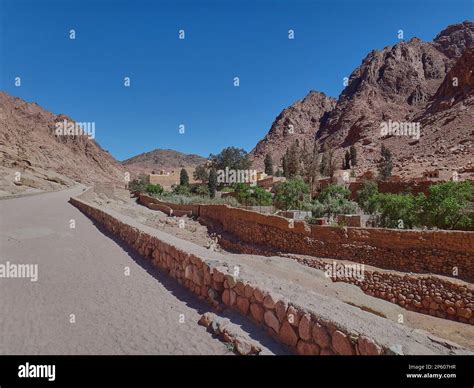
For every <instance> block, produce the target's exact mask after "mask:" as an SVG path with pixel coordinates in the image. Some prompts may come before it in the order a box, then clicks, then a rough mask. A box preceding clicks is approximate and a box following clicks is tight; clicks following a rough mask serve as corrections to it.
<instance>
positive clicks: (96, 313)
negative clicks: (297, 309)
mask: <svg viewBox="0 0 474 388" xmlns="http://www.w3.org/2000/svg"><path fill="white" fill-rule="evenodd" d="M80 192H81V188H74V189H70V190H66V191H62V192H54V193H47V194H43V195H37V196H31V197H24V198H15V199H9V200H2V201H0V265H3V267H4V268H5V266H6V264H7V262H9V263H10V264H9V265H10V267H9V268H11V267H14V266H15V265H18V264H19V263H21V264H32V265H34V264H37V270H38V279H37V281H31V279H29V278H12V277H10V278H6V277H3V278H0V353H1V354H226V353H228V351H227V348H226V347H225V346H224V344H222V343H221V342H219V341H218V340H217V339H215V338H213V337H212V336H211V335H210V334H209V333H207V332H206V331H205V329H204V328H203V327H201V326H198V325H197V321H198V320H199V317H200V315H201V314H202V313H204V312H206V311H208V310H209V307H208V305H207V304H206V303H204V302H201V301H200V300H199V299H197V298H196V297H194V295H192V294H191V293H189V292H188V291H187V290H185V289H184V288H182V287H180V286H179V285H178V284H177V283H175V282H174V281H172V280H168V278H166V277H165V276H162V275H160V273H158V272H157V271H156V270H153V269H152V268H151V266H149V265H148V263H147V262H144V261H143V260H142V259H141V258H139V257H137V256H136V255H135V254H134V253H133V252H130V251H128V250H127V248H126V247H124V246H122V245H121V244H120V243H119V242H117V241H115V240H114V239H112V238H110V237H109V236H107V235H105V234H104V233H102V232H100V231H99V230H98V229H97V227H96V226H95V225H94V224H93V223H92V221H91V220H89V219H88V218H86V217H85V216H84V215H83V214H82V213H80V212H79V210H77V209H76V208H74V207H73V206H71V205H70V204H69V203H68V202H67V201H68V199H69V197H70V196H72V195H77V194H79V193H80ZM73 223H75V225H74V228H71V225H72V224H73ZM31 268H33V267H31ZM11 274H12V273H11V272H10V275H11ZM4 276H6V275H4Z"/></svg>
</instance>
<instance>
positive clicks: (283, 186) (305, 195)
mask: <svg viewBox="0 0 474 388" xmlns="http://www.w3.org/2000/svg"><path fill="white" fill-rule="evenodd" d="M308 203H309V187H308V185H307V184H306V183H305V181H304V180H303V179H302V178H301V177H299V176H298V177H295V178H291V179H288V180H286V181H285V182H280V183H278V184H277V185H276V186H275V198H274V204H275V206H276V207H277V208H278V209H282V210H290V209H291V210H303V209H306V208H307V206H308Z"/></svg>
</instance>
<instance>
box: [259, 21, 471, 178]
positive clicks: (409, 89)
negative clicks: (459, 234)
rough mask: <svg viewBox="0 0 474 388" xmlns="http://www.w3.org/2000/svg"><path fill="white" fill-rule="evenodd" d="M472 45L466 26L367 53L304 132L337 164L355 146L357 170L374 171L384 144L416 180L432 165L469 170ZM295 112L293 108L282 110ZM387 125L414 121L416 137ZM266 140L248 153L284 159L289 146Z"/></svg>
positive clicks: (401, 170)
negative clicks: (384, 129)
mask: <svg viewBox="0 0 474 388" xmlns="http://www.w3.org/2000/svg"><path fill="white" fill-rule="evenodd" d="M473 42H474V23H472V22H464V23H460V24H456V25H452V26H449V27H447V28H446V29H445V30H443V31H442V32H440V33H439V34H438V36H437V37H436V38H435V39H434V40H433V42H423V41H421V40H420V39H417V38H413V39H411V40H410V41H408V42H400V43H398V44H396V45H393V46H388V47H385V48H384V49H382V50H378V51H377V50H374V51H372V52H370V53H369V54H368V55H367V56H366V58H365V59H364V60H363V61H362V64H361V65H360V66H359V67H358V68H357V69H355V70H354V71H353V72H352V74H351V76H350V78H349V84H348V86H347V87H346V88H345V89H344V90H343V91H342V93H341V95H340V96H339V99H338V101H337V104H336V105H335V107H334V109H331V110H330V112H328V113H326V115H325V120H322V121H321V122H320V125H319V127H317V128H314V126H311V125H308V124H307V123H302V124H301V125H303V126H304V128H301V131H303V132H304V131H308V130H310V131H312V132H315V135H316V139H317V144H318V145H319V146H320V147H322V145H323V144H327V145H328V146H330V147H332V148H333V149H335V155H336V161H339V160H342V155H343V154H344V153H345V151H346V150H347V149H348V147H350V146H351V145H355V147H356V148H357V150H358V154H359V166H358V171H359V172H362V171H365V170H367V169H374V168H375V164H376V162H377V160H378V159H379V157H380V147H381V144H382V142H383V143H384V144H385V145H386V146H388V147H389V148H390V149H391V150H392V154H393V157H394V174H399V175H402V176H411V177H415V176H420V175H421V173H422V172H423V171H424V170H426V169H429V168H434V167H435V166H436V167H443V166H446V167H447V168H455V169H457V170H459V171H467V170H469V169H470V168H471V167H472V164H473V163H474V161H473V160H472V159H473V158H472V156H470V155H472V145H473V144H472V143H473V137H472V130H473V125H472V123H473V121H472V86H470V85H471V82H472V72H471V69H472V54H469V53H471V51H470V49H469V47H472V45H473ZM463 54H464V55H463ZM452 72H455V73H456V75H457V77H458V81H459V84H458V85H457V86H452V77H453V74H454V73H452ZM449 85H451V86H449ZM447 100H449V101H450V102H448V105H450V106H449V107H447V106H446V101H447ZM292 110H293V106H292V107H290V108H287V109H286V110H285V111H292ZM285 111H284V112H285ZM313 111H314V113H315V114H316V115H318V114H319V110H317V109H314V110H313V109H312V108H310V109H309V111H308V112H307V114H308V115H311V113H312V112H313ZM441 111H443V113H441ZM326 116H327V117H326ZM390 120H391V121H392V122H399V123H410V124H415V125H416V124H417V123H419V124H420V139H416V136H399V135H393V134H392V135H390V134H388V135H385V134H384V133H382V132H381V125H382V124H383V123H389V121H390ZM277 121H278V120H276V121H275V123H274V124H273V126H275V125H276V124H277ZM273 126H272V129H273ZM272 129H271V130H270V132H269V135H270V133H271V132H272ZM269 135H267V137H266V138H265V139H263V140H262V141H261V142H260V143H259V144H258V145H257V147H255V149H254V150H252V152H251V154H252V156H253V157H254V160H256V162H257V164H258V163H259V158H258V157H256V156H257V155H259V154H258V153H257V150H259V149H263V148H265V149H266V152H273V153H275V154H281V153H282V149H283V151H284V150H285V149H286V147H288V146H289V145H290V144H291V141H287V140H288V139H285V138H284V137H283V136H280V137H279V138H280V141H276V140H273V143H271V142H269V141H268V137H269ZM262 142H263V144H262ZM272 144H278V147H273V146H272ZM338 165H339V163H338ZM470 166H471V167H470Z"/></svg>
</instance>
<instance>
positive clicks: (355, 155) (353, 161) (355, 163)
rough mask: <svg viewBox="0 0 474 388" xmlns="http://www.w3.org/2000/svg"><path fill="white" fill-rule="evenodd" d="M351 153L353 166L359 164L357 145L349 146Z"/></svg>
mask: <svg viewBox="0 0 474 388" xmlns="http://www.w3.org/2000/svg"><path fill="white" fill-rule="evenodd" d="M349 154H350V156H351V166H352V167H355V166H357V149H356V148H355V146H353V145H351V147H350V148H349Z"/></svg>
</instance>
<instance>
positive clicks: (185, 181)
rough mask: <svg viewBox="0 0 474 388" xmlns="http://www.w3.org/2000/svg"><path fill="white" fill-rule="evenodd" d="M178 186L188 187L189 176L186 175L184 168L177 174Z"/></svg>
mask: <svg viewBox="0 0 474 388" xmlns="http://www.w3.org/2000/svg"><path fill="white" fill-rule="evenodd" d="M179 185H180V186H189V175H188V172H187V171H186V170H185V169H184V168H182V169H181V171H180V173H179Z"/></svg>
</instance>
